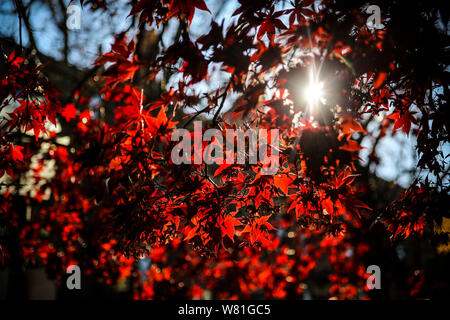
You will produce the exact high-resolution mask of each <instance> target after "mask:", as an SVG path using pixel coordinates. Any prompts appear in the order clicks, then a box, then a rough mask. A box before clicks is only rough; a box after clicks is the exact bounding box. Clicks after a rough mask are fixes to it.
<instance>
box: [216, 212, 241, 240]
mask: <svg viewBox="0 0 450 320" xmlns="http://www.w3.org/2000/svg"><path fill="white" fill-rule="evenodd" d="M240 225H242V223H241V222H240V221H239V219H238V218H235V217H232V216H227V217H226V218H225V220H224V221H223V225H222V226H221V229H222V235H227V236H228V238H230V239H231V241H233V242H234V232H235V229H234V227H235V226H240Z"/></svg>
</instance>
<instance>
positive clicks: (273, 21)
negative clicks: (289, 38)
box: [256, 7, 287, 40]
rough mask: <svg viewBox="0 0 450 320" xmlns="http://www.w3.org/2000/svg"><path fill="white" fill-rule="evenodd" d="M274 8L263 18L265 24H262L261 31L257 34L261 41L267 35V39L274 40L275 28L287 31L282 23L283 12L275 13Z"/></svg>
mask: <svg viewBox="0 0 450 320" xmlns="http://www.w3.org/2000/svg"><path fill="white" fill-rule="evenodd" d="M273 10H274V8H273V7H272V8H271V9H270V12H269V13H266V14H264V16H263V22H262V23H261V26H260V27H259V31H258V34H257V36H256V37H257V38H258V40H261V38H262V37H263V36H264V35H265V34H267V37H268V38H269V39H272V38H273V36H274V35H275V27H277V28H278V29H287V27H286V26H285V25H284V24H283V22H281V20H280V19H279V17H280V16H281V15H283V13H284V12H283V11H278V12H275V13H274V12H273Z"/></svg>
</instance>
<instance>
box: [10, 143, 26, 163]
mask: <svg viewBox="0 0 450 320" xmlns="http://www.w3.org/2000/svg"><path fill="white" fill-rule="evenodd" d="M22 150H23V147H22V146H15V147H14V146H11V157H12V159H13V160H14V161H16V162H23V153H22Z"/></svg>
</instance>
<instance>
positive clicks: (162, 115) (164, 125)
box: [144, 108, 177, 132]
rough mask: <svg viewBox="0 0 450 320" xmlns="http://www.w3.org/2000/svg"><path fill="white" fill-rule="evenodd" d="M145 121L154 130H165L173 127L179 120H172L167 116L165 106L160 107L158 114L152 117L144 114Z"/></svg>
mask: <svg viewBox="0 0 450 320" xmlns="http://www.w3.org/2000/svg"><path fill="white" fill-rule="evenodd" d="M144 120H145V123H146V124H147V125H148V126H149V127H150V128H151V129H153V131H154V132H156V131H158V130H160V131H165V130H168V129H171V128H172V127H173V126H174V125H175V124H176V123H177V122H172V121H170V119H168V118H167V116H166V112H165V111H164V108H161V109H159V112H158V115H157V116H156V117H152V116H150V115H148V114H147V115H145V116H144Z"/></svg>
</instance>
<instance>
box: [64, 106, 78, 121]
mask: <svg viewBox="0 0 450 320" xmlns="http://www.w3.org/2000/svg"><path fill="white" fill-rule="evenodd" d="M61 115H62V116H63V117H64V119H66V121H67V122H69V121H70V120H72V119H75V118H76V116H77V109H76V108H75V105H74V104H73V103H69V104H67V105H66V107H65V108H64V110H63V111H62V112H61Z"/></svg>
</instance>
